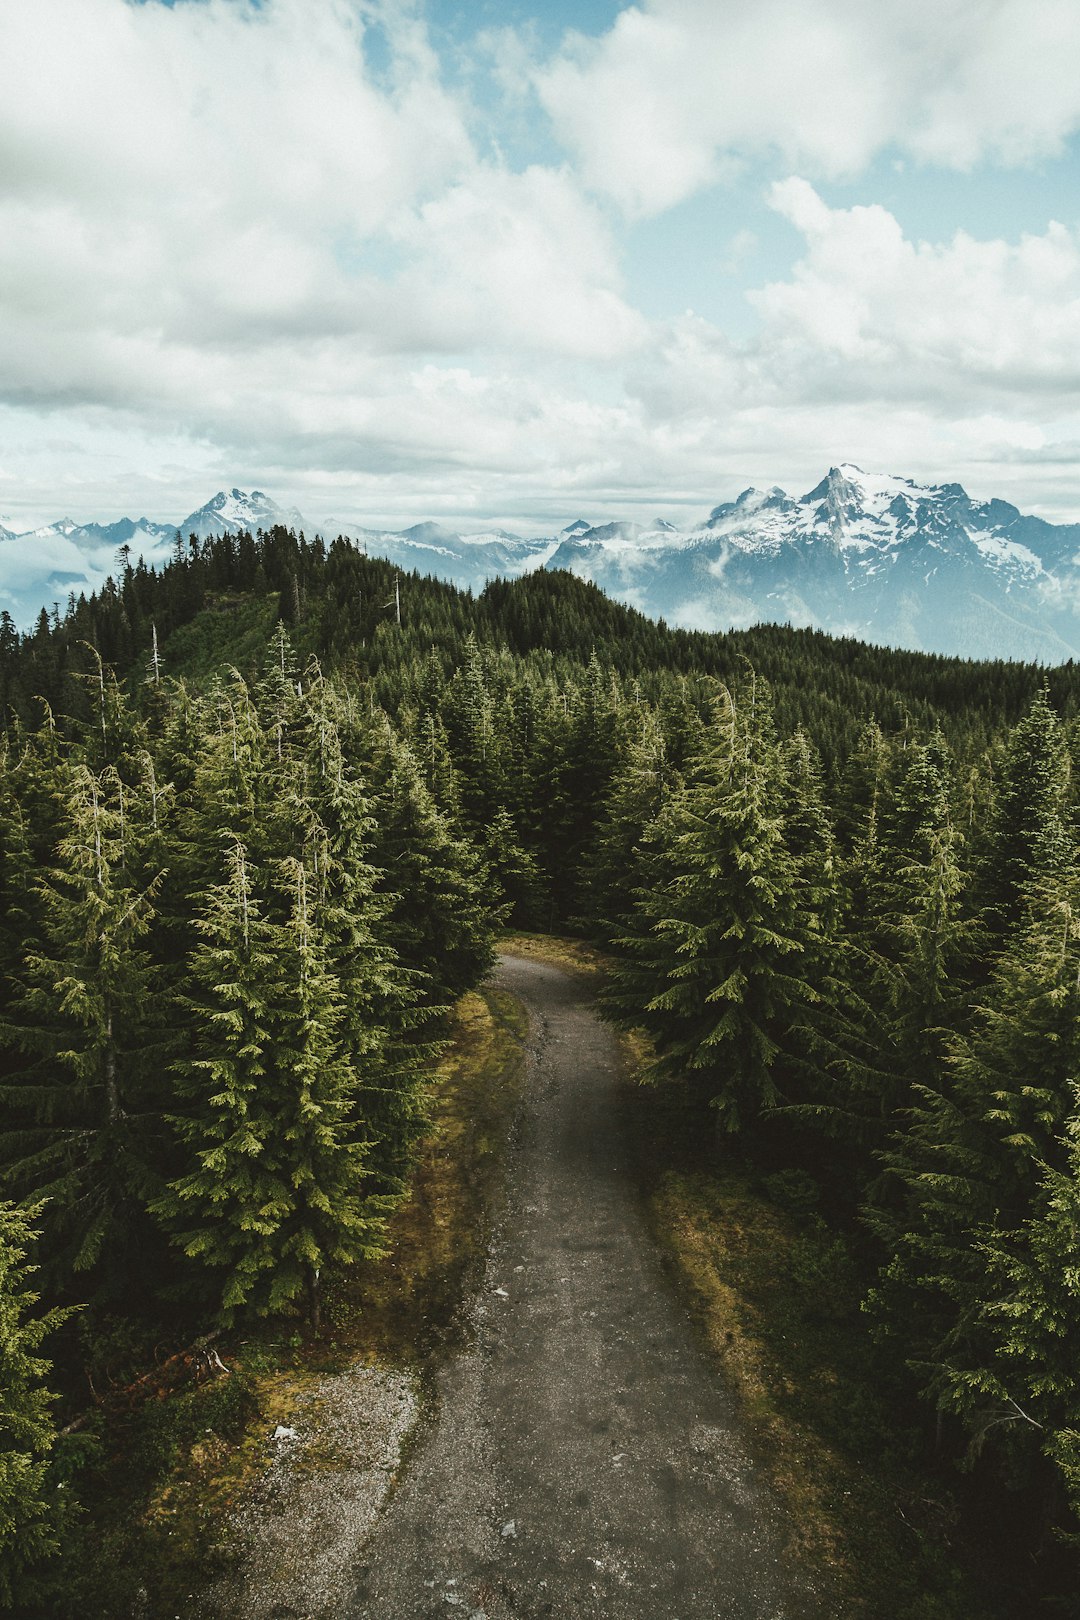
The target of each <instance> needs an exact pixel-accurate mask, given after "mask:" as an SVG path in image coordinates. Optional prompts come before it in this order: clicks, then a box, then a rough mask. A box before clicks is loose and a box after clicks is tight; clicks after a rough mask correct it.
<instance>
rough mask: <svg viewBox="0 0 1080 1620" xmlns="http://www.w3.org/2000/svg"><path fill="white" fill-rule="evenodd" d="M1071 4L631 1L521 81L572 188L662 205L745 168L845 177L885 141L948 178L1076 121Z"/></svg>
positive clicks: (656, 209) (1034, 150)
mask: <svg viewBox="0 0 1080 1620" xmlns="http://www.w3.org/2000/svg"><path fill="white" fill-rule="evenodd" d="M1078 55H1080V9H1078V8H1077V6H1076V5H1075V3H1074V0H876V3H875V4H873V5H868V4H866V0H759V3H758V4H756V5H753V6H748V5H746V4H745V0H644V3H643V4H641V5H637V6H631V7H629V8H628V9H627V10H624V11H622V12H620V14H619V15H618V17H617V18H616V20H615V22H614V24H613V25H612V27H611V29H610V30H609V31H608V33H606V34H605V35H604V36H602V37H601V38H600V39H598V40H597V39H589V38H586V37H585V36H584V35H580V34H578V35H573V36H571V37H570V38H569V39H568V41H567V42H566V43H565V44H564V46H563V49H562V50H561V51H560V52H559V54H558V55H557V56H556V57H555V58H554V59H553V60H552V61H550V62H548V63H546V64H544V65H542V66H541V67H540V68H539V69H538V70H537V72H536V74H535V83H536V88H537V92H538V94H539V96H540V99H541V101H542V103H543V105H544V107H545V108H546V110H547V112H548V114H549V115H550V117H551V118H552V120H553V122H554V125H555V127H556V129H557V131H558V133H559V135H560V137H561V139H562V140H563V141H564V143H565V145H566V147H567V148H568V150H570V151H571V152H573V153H574V155H575V157H576V159H577V161H578V163H579V164H580V166H581V169H582V172H583V174H584V177H585V179H586V181H587V182H588V184H589V185H590V186H591V187H592V188H593V189H594V190H595V191H597V192H602V193H604V194H606V195H609V196H611V197H613V198H614V199H615V201H616V202H617V203H618V204H619V205H620V206H621V207H622V208H623V209H625V210H626V211H627V212H628V213H629V214H632V215H647V214H655V213H660V212H662V211H663V210H665V209H667V208H670V207H672V206H673V205H674V204H675V203H677V202H679V201H681V200H682V199H683V198H685V197H688V196H690V195H691V194H692V193H693V192H695V191H697V190H699V189H700V188H702V187H704V186H708V185H711V184H713V183H714V182H715V181H716V180H718V179H720V178H722V177H724V175H725V174H730V173H731V170H732V166H733V165H737V164H739V163H743V162H746V161H747V160H749V159H758V158H762V157H764V158H767V159H770V160H777V159H778V160H779V161H781V162H782V163H783V164H784V165H785V166H786V167H788V168H797V169H799V170H801V171H802V172H804V173H809V174H811V175H815V176H822V177H838V176H850V175H854V174H857V173H859V172H860V171H861V170H862V169H864V168H865V167H866V166H867V165H868V164H869V163H870V161H871V160H872V159H873V158H874V157H875V155H876V154H878V153H879V152H881V151H882V150H884V149H886V148H889V147H896V148H900V149H901V150H902V151H904V152H906V153H908V154H910V155H911V156H912V157H914V158H916V159H921V160H923V161H927V162H933V163H937V164H942V165H945V166H947V167H954V168H960V169H967V168H970V167H971V165H973V164H974V163H976V162H978V161H979V160H980V159H982V158H986V157H990V158H994V159H997V160H1000V161H1003V162H1005V163H1010V164H1012V163H1024V162H1028V161H1030V160H1032V159H1035V158H1039V157H1044V156H1047V155H1050V154H1054V153H1056V152H1057V151H1058V150H1059V149H1060V147H1061V144H1062V142H1063V141H1064V140H1065V138H1066V137H1067V136H1068V135H1069V134H1070V133H1071V132H1072V131H1073V130H1075V129H1076V128H1077V126H1078V124H1080V78H1078V76H1077V74H1076V72H1075V63H1076V61H1077V58H1078Z"/></svg>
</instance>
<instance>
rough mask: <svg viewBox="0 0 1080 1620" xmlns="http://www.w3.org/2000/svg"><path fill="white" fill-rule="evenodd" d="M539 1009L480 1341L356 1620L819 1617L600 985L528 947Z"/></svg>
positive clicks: (518, 963) (534, 1011) (444, 1404)
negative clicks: (635, 1150) (697, 1313)
mask: <svg viewBox="0 0 1080 1620" xmlns="http://www.w3.org/2000/svg"><path fill="white" fill-rule="evenodd" d="M498 982H499V983H500V985H501V986H502V987H504V988H505V989H508V990H510V991H512V992H513V993H514V994H515V995H517V996H519V997H520V999H521V1000H522V1001H523V1002H524V1004H525V1006H526V1007H527V1008H528V1010H529V1014H530V1020H531V1033H530V1059H529V1076H528V1081H527V1087H526V1095H525V1099H524V1102H523V1104H522V1111H521V1117H520V1120H519V1123H518V1127H517V1132H516V1139H515V1142H514V1145H513V1147H512V1150H511V1155H510V1163H509V1170H508V1182H509V1185H508V1192H507V1198H506V1205H505V1209H504V1211H503V1213H502V1216H501V1218H500V1222H499V1227H498V1230H497V1231H496V1234H495V1238H494V1241H493V1243H492V1247H491V1253H490V1257H489V1261H488V1266H487V1272H486V1276H485V1279H484V1284H483V1288H482V1291H481V1293H480V1296H479V1297H478V1299H477V1300H476V1302H475V1304H474V1306H473V1311H474V1322H473V1331H472V1332H471V1333H470V1334H469V1335H468V1343H467V1346H466V1348H465V1349H464V1350H463V1351H461V1352H459V1353H458V1354H457V1355H456V1356H454V1357H453V1358H452V1359H451V1360H450V1361H449V1362H448V1363H447V1364H446V1366H445V1367H444V1368H443V1370H442V1372H441V1374H440V1375H439V1381H438V1391H437V1398H436V1400H435V1402H434V1403H433V1409H432V1415H431V1419H430V1421H429V1422H428V1423H427V1424H426V1425H425V1426H424V1427H423V1428H422V1430H421V1433H420V1436H419V1438H418V1440H417V1442H416V1448H415V1451H414V1453H413V1456H412V1458H411V1460H410V1462H409V1464H408V1467H407V1469H406V1472H405V1475H404V1478H403V1480H402V1483H401V1485H400V1487H399V1489H398V1490H397V1492H396V1493H395V1495H394V1496H393V1497H392V1498H391V1500H390V1502H389V1504H388V1505H387V1508H386V1510H385V1512H384V1514H383V1516H382V1518H381V1520H380V1523H379V1526H378V1528H377V1530H376V1532H375V1534H374V1535H373V1537H372V1538H371V1540H370V1542H369V1543H368V1545H367V1548H366V1552H365V1561H364V1565H363V1567H362V1568H361V1569H360V1571H359V1572H358V1587H357V1591H356V1594H355V1597H354V1599H353V1602H352V1606H351V1607H350V1608H349V1609H348V1611H347V1612H348V1614H349V1615H350V1616H351V1617H353V1620H414V1617H415V1620H419V1617H434V1616H436V1615H437V1616H441V1617H443V1620H446V1617H447V1616H455V1617H456V1616H461V1617H466V1616H467V1617H470V1620H540V1617H542V1616H543V1617H548V1616H550V1617H553V1620H587V1617H590V1620H591V1617H595V1620H646V1617H649V1620H721V1617H723V1620H781V1617H783V1620H795V1617H796V1616H798V1617H800V1620H802V1617H806V1616H811V1615H817V1614H819V1613H820V1610H819V1608H818V1606H817V1605H816V1603H815V1601H814V1598H813V1596H812V1593H811V1592H810V1590H809V1587H808V1585H807V1583H806V1578H805V1576H803V1575H801V1574H800V1573H799V1572H798V1571H797V1569H796V1568H795V1567H794V1566H793V1564H792V1563H791V1561H790V1560H789V1559H788V1558H787V1557H786V1556H785V1545H786V1543H787V1541H788V1526H787V1524H786V1522H785V1518H784V1514H783V1511H782V1509H781V1507H780V1506H779V1504H778V1503H777V1501H776V1499H775V1498H774V1497H773V1495H772V1493H771V1491H770V1490H769V1487H768V1484H767V1483H766V1481H765V1480H764V1479H763V1478H762V1477H761V1475H760V1473H759V1471H758V1470H757V1469H756V1468H755V1466H754V1461H753V1458H752V1455H751V1452H750V1449H749V1442H748V1437H747V1435H746V1433H745V1431H744V1430H743V1428H742V1425H741V1424H740V1421H739V1418H738V1415H737V1413H736V1411H735V1406H734V1400H733V1398H732V1396H731V1395H730V1394H729V1393H728V1392H727V1390H726V1389H725V1388H724V1387H723V1384H722V1383H721V1381H720V1378H719V1376H718V1373H717V1370H716V1368H715V1367H714V1366H713V1365H712V1364H710V1362H709V1360H708V1359H707V1356H706V1355H705V1353H704V1352H703V1351H702V1349H701V1348H700V1347H699V1345H698V1343H697V1342H696V1339H695V1335H694V1330H693V1327H692V1324H691V1323H690V1321H689V1319H688V1317H687V1314H686V1311H685V1309H684V1308H683V1306H682V1305H680V1303H679V1302H678V1300H677V1299H676V1298H675V1297H674V1295H673V1293H672V1290H671V1287H670V1284H669V1283H668V1281H667V1280H666V1279H665V1276H664V1273H663V1270H662V1267H661V1263H660V1259H659V1256H658V1254H657V1252H656V1249H655V1246H654V1244H653V1242H652V1240H651V1238H650V1236H649V1233H648V1231H647V1229H646V1227H645V1224H644V1222H643V1219H642V1215H641V1212H640V1210H639V1207H638V1200H637V1195H636V1191H635V1187H634V1182H633V1177H632V1175H631V1174H630V1171H629V1167H628V1164H627V1151H626V1149H625V1148H624V1146H623V1144H622V1142H621V1141H620V1139H619V1133H618V1125H617V1121H618V1108H617V1105H616V1096H615V1087H616V1082H617V1075H618V1067H619V1057H618V1051H617V1047H616V1044H615V1040H614V1038H613V1037H612V1035H611V1032H610V1031H609V1030H608V1029H606V1028H605V1027H604V1026H603V1025H602V1024H601V1023H600V1022H599V1021H598V1020H597V1018H596V1016H595V1014H594V1012H593V1011H592V1007H591V1000H592V997H591V990H590V986H589V983H588V981H587V980H585V979H584V978H582V977H580V976H577V975H571V974H568V973H564V972H562V971H560V970H559V969H557V968H555V967H551V966H548V965H547V964H545V963H541V962H537V961H532V960H525V959H523V958H519V957H505V958H503V961H502V963H501V965H500V969H499V975H498Z"/></svg>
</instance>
